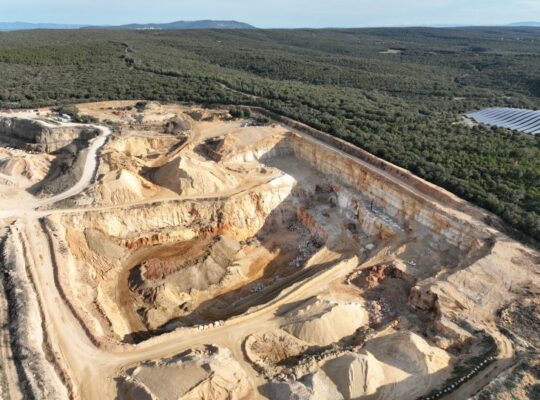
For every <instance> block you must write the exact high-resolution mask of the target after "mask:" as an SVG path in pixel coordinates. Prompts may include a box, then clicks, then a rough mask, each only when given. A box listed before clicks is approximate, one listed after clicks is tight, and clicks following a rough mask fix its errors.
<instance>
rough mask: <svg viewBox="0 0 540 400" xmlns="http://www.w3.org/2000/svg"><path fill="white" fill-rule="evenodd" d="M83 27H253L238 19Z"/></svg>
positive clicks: (134, 28)
mask: <svg viewBox="0 0 540 400" xmlns="http://www.w3.org/2000/svg"><path fill="white" fill-rule="evenodd" d="M83 29H115V30H137V29H254V27H253V26H251V25H249V24H246V23H244V22H238V21H213V20H203V21H176V22H170V23H166V24H153V23H150V24H127V25H116V26H85V27H83Z"/></svg>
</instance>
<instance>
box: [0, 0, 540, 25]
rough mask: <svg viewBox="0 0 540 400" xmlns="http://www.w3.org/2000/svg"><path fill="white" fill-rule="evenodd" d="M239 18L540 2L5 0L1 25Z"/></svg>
mask: <svg viewBox="0 0 540 400" xmlns="http://www.w3.org/2000/svg"><path fill="white" fill-rule="evenodd" d="M195 19H234V20H238V21H244V22H248V23H251V24H253V25H255V26H258V27H261V28H268V27H283V28H293V27H360V26H400V25H429V24H470V25H491V24H492V25H496V24H506V23H510V22H518V21H535V20H536V21H540V0H264V1H257V0H153V1H152V0H129V1H127V0H0V21H3V22H8V21H9V22H11V21H25V22H48V23H52V22H56V23H73V24H122V23H130V22H170V21H174V20H195Z"/></svg>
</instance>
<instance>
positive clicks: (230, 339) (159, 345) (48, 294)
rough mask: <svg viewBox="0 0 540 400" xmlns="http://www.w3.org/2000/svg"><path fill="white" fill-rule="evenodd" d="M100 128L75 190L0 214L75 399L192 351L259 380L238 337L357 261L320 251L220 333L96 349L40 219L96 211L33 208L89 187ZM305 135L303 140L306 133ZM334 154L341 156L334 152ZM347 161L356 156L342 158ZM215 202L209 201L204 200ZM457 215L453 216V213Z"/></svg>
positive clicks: (266, 324) (178, 334)
mask: <svg viewBox="0 0 540 400" xmlns="http://www.w3.org/2000/svg"><path fill="white" fill-rule="evenodd" d="M96 128H98V129H100V130H101V132H102V134H101V135H100V136H99V137H98V138H96V139H94V140H93V141H92V143H91V145H90V146H89V151H88V156H87V160H86V163H85V166H84V171H83V174H82V176H81V179H80V180H79V181H78V182H77V183H76V184H75V185H74V186H73V187H71V188H70V189H68V190H66V191H65V192H63V193H60V194H58V195H55V196H53V197H51V198H48V199H43V200H36V201H35V202H32V203H29V204H25V205H21V206H19V207H15V208H13V209H7V210H1V211H0V219H1V218H12V217H15V218H19V219H20V221H21V222H22V223H23V225H24V229H22V230H21V231H20V239H21V240H22V241H23V242H26V243H27V245H28V246H27V248H28V249H31V253H30V254H27V258H28V266H27V267H28V268H29V271H30V273H31V275H32V277H33V280H34V282H35V286H36V292H37V296H38V299H39V301H40V305H41V311H42V313H43V318H44V327H45V331H46V333H45V334H46V335H47V338H48V342H49V343H50V345H51V347H52V351H53V352H54V354H55V356H56V357H55V358H56V360H55V361H56V362H57V364H58V365H59V367H60V368H61V369H62V370H63V371H64V372H65V373H67V376H69V380H70V382H68V384H69V386H70V387H71V389H72V396H73V398H76V399H88V400H95V399H110V398H114V395H115V393H116V388H115V381H114V378H115V376H117V375H118V373H119V371H120V370H121V369H122V368H124V367H126V366H130V365H133V364H136V363H137V362H140V361H143V360H148V359H154V358H160V357H166V356H171V355H174V354H177V353H179V352H181V351H183V350H185V349H188V348H190V347H194V346H197V345H203V344H210V343H212V344H218V345H222V346H224V347H228V348H230V349H231V351H232V352H233V354H234V356H235V358H236V359H237V360H238V361H240V362H241V363H243V364H245V367H246V370H247V371H248V373H249V372H250V371H251V378H252V379H254V380H257V379H258V378H257V377H256V374H255V372H254V371H253V370H252V368H251V366H250V365H249V364H247V363H246V362H245V361H243V360H244V357H243V354H242V349H241V338H244V337H246V336H248V335H249V334H252V333H256V332H260V331H267V330H269V329H271V328H274V327H276V326H277V320H276V318H275V314H276V311H277V310H278V309H279V308H280V307H283V306H285V305H287V304H290V303H293V302H295V301H298V300H301V299H305V298H306V297H309V296H311V295H315V294H317V293H319V292H320V291H321V289H322V288H323V287H325V286H326V285H327V284H328V282H331V281H333V280H335V279H336V278H338V277H341V276H346V275H347V274H348V273H350V272H351V271H352V270H353V269H354V268H357V267H358V264H359V260H358V259H356V258H355V257H351V258H346V259H341V260H339V262H337V258H338V257H337V254H336V253H332V252H331V251H329V250H328V249H323V250H321V252H320V253H318V254H317V261H318V264H321V265H323V264H328V267H327V268H324V269H322V271H321V272H318V273H314V274H311V275H309V274H308V275H307V276H306V277H305V279H304V280H302V281H300V282H298V283H296V284H294V285H292V286H291V287H289V288H286V289H284V290H283V292H281V293H280V294H279V295H278V296H277V297H274V298H273V299H272V300H270V301H269V303H267V304H265V305H264V306H262V307H261V308H259V309H257V310H255V311H253V312H251V313H249V314H247V315H243V316H239V317H235V318H232V319H230V320H229V321H227V322H226V323H225V324H224V325H223V326H219V327H215V328H210V329H207V330H205V331H195V330H191V331H189V330H178V331H175V332H171V333H168V334H164V335H161V336H159V337H156V338H153V339H150V340H148V341H145V342H143V343H140V344H138V345H117V346H110V348H100V347H98V346H96V345H94V344H93V342H92V341H91V339H90V338H89V337H88V335H87V334H86V332H85V330H84V329H83V327H82V326H81V324H80V323H79V321H78V319H77V318H76V317H75V315H74V314H73V313H72V312H71V309H70V307H69V305H68V304H67V303H66V302H65V301H64V300H63V298H62V295H61V293H60V292H59V288H58V286H57V283H56V279H55V274H56V267H57V266H56V265H54V257H53V255H52V254H51V253H50V247H49V238H48V237H47V235H48V233H47V232H46V231H44V230H43V228H42V226H41V224H40V222H39V218H40V217H41V216H43V215H46V214H50V213H62V212H81V211H87V210H92V211H93V209H84V210H75V209H71V210H54V211H36V208H38V207H43V206H50V205H52V204H54V203H55V202H58V201H60V200H64V199H67V198H69V197H71V196H74V195H76V194H78V193H80V192H81V191H83V190H84V189H85V188H86V187H87V186H88V185H89V184H90V183H91V182H92V180H93V176H94V173H95V171H96V167H97V163H98V154H99V150H100V148H101V147H102V146H103V145H104V144H105V142H106V140H107V138H108V136H109V135H110V134H111V131H110V130H109V129H108V128H105V127H98V126H96ZM300 134H301V133H300ZM302 136H304V137H306V135H305V134H302ZM309 140H313V141H316V142H317V143H318V144H319V145H321V146H323V147H327V148H330V147H329V146H328V145H326V144H324V143H322V142H319V141H317V140H316V139H313V138H309ZM331 150H333V151H338V152H339V150H336V149H331ZM342 154H343V155H344V156H347V157H351V156H349V155H346V154H345V153H342ZM357 161H359V162H361V163H362V164H366V168H371V169H373V168H375V167H373V166H371V165H367V163H365V162H363V161H361V160H357ZM377 173H379V174H385V175H386V176H387V178H389V179H391V180H393V181H395V183H396V184H398V185H400V186H401V187H405V189H406V190H409V191H411V192H414V193H416V194H417V195H421V196H424V197H425V194H423V193H419V192H418V191H417V190H416V189H415V188H413V187H410V186H407V185H406V184H404V183H403V182H397V178H395V177H394V176H391V175H390V174H388V173H386V172H384V171H377ZM258 184H261V182H258ZM249 189H250V187H249V186H247V187H242V188H238V189H237V190H236V191H235V192H236V193H221V194H217V195H216V196H215V197H223V196H230V195H234V194H237V193H239V192H241V191H244V190H249ZM210 197H211V196H205V198H210ZM193 199H196V197H194V198H193ZM433 203H434V204H435V203H436V202H435V201H434V202H433ZM452 211H453V212H455V210H452ZM460 217H461V216H460ZM470 218H471V217H470V216H469V219H470ZM369 263H370V260H367V261H366V262H365V265H367V264H369ZM498 373H500V371H498V370H496V369H493V370H492V371H490V370H486V372H485V374H483V376H482V381H487V380H488V379H492V378H493V377H494V376H496V375H497V374H498ZM467 389H469V390H467ZM476 390H477V387H476V385H473V384H472V382H471V384H470V385H469V386H468V387H463V389H462V392H461V393H460V394H461V395H463V396H465V397H466V396H467V395H470V394H473V393H474V392H475V391H476ZM462 398H464V397H462Z"/></svg>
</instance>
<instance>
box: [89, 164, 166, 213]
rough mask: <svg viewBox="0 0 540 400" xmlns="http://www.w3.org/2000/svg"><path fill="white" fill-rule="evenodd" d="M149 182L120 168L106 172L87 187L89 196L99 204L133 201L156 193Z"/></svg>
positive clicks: (155, 189)
mask: <svg viewBox="0 0 540 400" xmlns="http://www.w3.org/2000/svg"><path fill="white" fill-rule="evenodd" d="M157 192H158V188H156V187H155V186H154V185H153V184H152V183H151V182H148V181H147V180H146V179H144V178H142V177H141V176H139V175H136V174H135V173H133V172H130V171H128V170H125V169H122V170H119V171H113V172H110V173H108V174H107V175H105V176H104V177H103V179H101V180H100V181H99V182H98V183H97V184H96V185H94V186H93V187H92V188H91V189H89V193H88V194H89V197H90V198H92V199H94V201H95V202H96V203H98V204H101V205H113V204H123V203H134V202H137V201H140V200H144V199H148V198H150V197H152V196H154V195H155V194H157Z"/></svg>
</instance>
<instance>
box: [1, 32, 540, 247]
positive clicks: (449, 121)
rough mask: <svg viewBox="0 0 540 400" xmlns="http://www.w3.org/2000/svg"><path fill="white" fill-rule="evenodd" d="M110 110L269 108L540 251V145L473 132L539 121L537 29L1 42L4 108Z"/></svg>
mask: <svg viewBox="0 0 540 400" xmlns="http://www.w3.org/2000/svg"><path fill="white" fill-rule="evenodd" d="M105 99H148V100H160V101H182V102H198V103H203V104H208V105H215V104H220V105H223V104H225V105H229V104H245V105H256V106H262V107H265V108H267V109H270V110H272V111H275V112H278V113H280V114H283V115H286V116H289V117H292V118H294V119H297V120H300V121H302V122H305V123H307V124H309V125H311V126H313V127H315V128H319V129H321V130H324V131H326V132H329V133H331V134H332V135H335V136H338V137H340V138H343V139H345V140H347V141H349V142H351V143H353V144H355V145H357V146H359V147H361V148H363V149H365V150H367V151H369V152H371V153H373V154H375V155H377V156H379V157H382V158H384V159H386V160H388V161H390V162H392V163H395V164H397V165H399V166H402V167H404V168H406V169H408V170H410V171H412V172H413V173H415V174H417V175H419V176H421V177H422V178H425V179H427V180H429V181H431V182H433V183H435V184H437V185H440V186H443V187H445V188H446V189H448V190H450V191H452V192H454V193H455V194H457V195H458V196H460V197H462V198H465V199H467V200H469V201H471V202H473V203H475V204H477V205H479V206H481V207H484V208H486V209H488V210H490V211H492V212H493V213H495V214H497V215H498V216H500V217H501V218H502V219H503V220H504V221H506V222H507V223H508V224H509V225H510V226H512V227H514V228H516V229H517V230H519V231H521V232H522V233H524V234H526V235H528V236H529V237H531V238H535V239H540V137H538V136H536V137H535V136H530V135H525V134H521V133H517V132H512V131H509V130H505V129H497V128H490V127H486V126H469V125H467V124H465V123H464V121H463V118H462V115H463V114H464V113H466V112H470V111H474V110H477V109H481V108H484V107H488V106H504V107H522V108H528V109H539V108H540V28H467V29H465V28H463V29H462V28H459V29H457V28H456V29H428V28H414V29H413V28H410V29H397V28H396V29H340V30H223V31H220V30H178V31H159V30H154V31H97V30H96V31H93V30H72V31H24V32H10V33H0V107H11V108H16V107H36V106H44V105H66V104H71V103H77V102H86V101H96V100H105Z"/></svg>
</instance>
